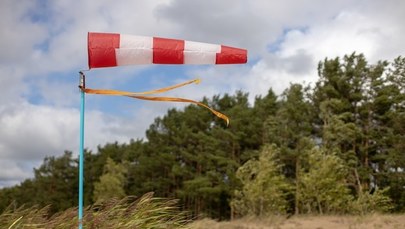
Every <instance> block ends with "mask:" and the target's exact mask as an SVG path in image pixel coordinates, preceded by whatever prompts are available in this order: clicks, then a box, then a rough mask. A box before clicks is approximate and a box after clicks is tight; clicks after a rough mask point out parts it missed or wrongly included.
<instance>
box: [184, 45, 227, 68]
mask: <svg viewBox="0 0 405 229" xmlns="http://www.w3.org/2000/svg"><path fill="white" fill-rule="evenodd" d="M220 52H221V45H215V44H208V43H201V42H195V41H185V42H184V64H215V61H216V55H217V53H220Z"/></svg>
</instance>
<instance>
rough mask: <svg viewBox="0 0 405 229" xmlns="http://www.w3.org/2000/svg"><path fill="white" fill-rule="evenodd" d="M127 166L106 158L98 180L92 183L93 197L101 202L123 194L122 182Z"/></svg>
mask: <svg viewBox="0 0 405 229" xmlns="http://www.w3.org/2000/svg"><path fill="white" fill-rule="evenodd" d="M126 173H127V168H126V167H125V166H124V164H116V163H115V162H114V161H113V160H112V159H111V158H107V163H106V164H105V166H104V173H103V175H102V176H100V181H99V182H96V183H95V184H94V197H93V199H94V200H95V201H96V202H103V201H106V200H108V199H111V198H113V197H116V198H123V197H124V196H125V190H124V184H125V180H126V178H125V175H126Z"/></svg>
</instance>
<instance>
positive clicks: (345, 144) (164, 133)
mask: <svg viewBox="0 0 405 229" xmlns="http://www.w3.org/2000/svg"><path fill="white" fill-rule="evenodd" d="M252 80H254V79H252ZM248 98H249V96H248V93H245V92H243V91H237V92H235V94H234V95H229V94H224V95H222V96H220V95H216V96H213V97H212V98H204V99H203V101H202V102H204V103H206V104H209V105H210V106H211V107H213V108H214V109H216V110H219V111H221V112H223V113H225V114H227V115H228V116H229V117H230V118H231V124H230V126H229V127H227V126H226V125H225V123H224V122H223V121H222V120H219V119H215V118H214V117H213V116H212V114H211V113H209V112H207V111H206V110H205V109H203V108H201V107H198V106H195V105H189V106H187V107H185V108H184V109H182V110H179V109H170V110H168V111H167V113H166V114H165V115H164V116H163V117H157V118H156V119H155V120H154V122H153V123H152V124H151V125H150V127H149V129H148V130H147V131H146V137H145V139H138V140H132V141H130V142H129V143H118V142H115V143H109V144H106V145H104V146H99V147H98V149H97V152H90V151H86V152H85V168H84V169H85V186H84V187H85V189H84V190H85V198H84V199H85V205H89V204H93V203H98V202H102V201H106V200H108V199H110V198H113V197H124V196H127V195H132V196H142V195H143V194H145V193H147V192H150V191H153V192H154V193H155V196H159V197H168V198H176V199H179V200H180V205H181V206H182V208H183V209H184V210H187V211H189V212H191V213H192V214H193V215H194V216H196V217H200V216H206V217H211V218H216V219H227V218H230V217H239V216H244V215H249V214H250V215H259V216H261V215H266V214H307V213H309V214H364V213H369V212H373V211H383V212H387V211H389V212H403V211H404V210H405V190H404V189H405V188H404V187H405V171H404V168H405V58H404V57H401V56H400V57H398V58H396V59H394V60H393V61H391V62H389V61H379V62H377V63H375V64H369V63H368V62H367V60H366V59H365V57H364V56H363V55H362V54H356V53H353V54H351V55H346V56H344V57H343V58H334V59H328V58H326V59H324V60H322V61H320V62H319V65H318V80H317V82H316V83H315V84H313V85H305V84H291V85H290V86H289V88H287V89H286V90H285V91H284V92H283V93H282V94H281V95H279V96H277V95H276V94H275V93H274V92H273V90H272V89H271V88H270V89H269V91H268V93H267V94H266V95H263V96H257V97H256V98H255V99H254V102H253V104H250V103H249V99H248ZM77 188H78V162H77V158H76V157H75V156H73V155H72V152H65V153H64V154H63V155H62V156H59V157H54V156H51V157H46V158H45V159H44V161H43V163H42V165H41V166H40V167H39V168H36V169H34V178H32V179H27V180H25V181H23V182H21V184H19V185H16V186H14V187H7V188H3V189H1V190H0V212H1V211H2V210H4V209H6V208H10V207H11V208H18V207H19V206H22V205H25V206H27V207H29V206H33V205H39V206H46V205H50V206H51V208H50V209H51V211H53V212H58V211H62V210H64V209H67V208H70V207H74V206H77V202H78V201H77V199H78V196H77Z"/></svg>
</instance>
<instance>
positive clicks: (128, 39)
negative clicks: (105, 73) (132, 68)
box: [115, 34, 153, 66]
mask: <svg viewBox="0 0 405 229" xmlns="http://www.w3.org/2000/svg"><path fill="white" fill-rule="evenodd" d="M115 55H116V59H117V66H123V65H133V64H152V62H153V38H152V37H143V36H133V35H125V34H122V35H121V36H120V46H119V48H117V49H115Z"/></svg>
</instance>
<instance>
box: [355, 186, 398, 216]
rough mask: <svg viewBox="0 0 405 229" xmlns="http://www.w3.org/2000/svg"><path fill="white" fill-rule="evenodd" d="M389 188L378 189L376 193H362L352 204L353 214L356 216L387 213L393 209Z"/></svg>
mask: <svg viewBox="0 0 405 229" xmlns="http://www.w3.org/2000/svg"><path fill="white" fill-rule="evenodd" d="M388 190H389V188H385V189H382V190H381V189H377V190H376V191H375V192H374V193H369V192H363V193H360V194H359V196H358V197H357V199H356V200H355V201H353V202H350V203H351V204H350V205H351V206H350V207H351V212H352V213H355V214H361V215H365V214H370V213H386V212H389V211H390V210H392V209H393V207H394V206H393V203H392V200H391V198H390V197H389V196H388V195H387V192H388Z"/></svg>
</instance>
